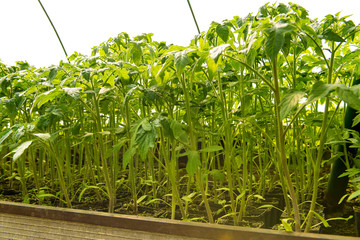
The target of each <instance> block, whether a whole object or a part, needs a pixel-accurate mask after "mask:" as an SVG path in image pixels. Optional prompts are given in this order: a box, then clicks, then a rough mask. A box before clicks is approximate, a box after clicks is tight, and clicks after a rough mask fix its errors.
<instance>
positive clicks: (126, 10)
mask: <svg viewBox="0 0 360 240" xmlns="http://www.w3.org/2000/svg"><path fill="white" fill-rule="evenodd" d="M41 2H42V4H43V5H44V7H45V9H46V10H47V12H48V14H49V15H50V18H51V19H52V21H53V23H54V25H55V27H56V28H57V30H58V33H59V34H60V37H61V39H62V41H63V43H64V45H65V48H66V50H67V52H68V55H71V54H72V53H73V52H74V51H77V52H80V53H83V54H86V55H89V54H90V53H91V48H92V47H93V46H96V45H99V44H100V43H101V42H104V41H106V40H108V39H109V38H110V37H115V36H116V35H117V34H118V33H120V32H127V33H128V34H130V36H131V37H134V36H136V35H139V34H141V33H154V37H153V39H154V40H156V41H166V42H167V43H168V44H170V43H173V44H177V45H183V46H187V45H188V44H189V43H190V41H191V39H192V38H193V37H194V36H195V35H196V34H197V29H196V27H195V24H194V22H193V18H192V15H191V12H190V10H189V7H188V3H187V0H42V1H41ZM190 2H191V4H192V7H193V10H194V12H195V15H196V18H197V21H198V24H199V27H200V30H201V31H206V30H207V29H208V27H209V26H210V24H211V22H212V21H216V22H221V21H222V20H224V19H232V18H233V16H235V15H236V16H239V17H245V16H247V15H248V14H249V13H254V14H256V13H257V12H258V9H259V7H261V6H262V5H264V4H265V3H267V2H269V1H264V0H191V1H190ZM270 2H271V3H274V2H275V1H270ZM278 2H281V1H278ZM292 2H294V3H297V4H300V5H301V6H303V7H304V8H305V9H307V10H308V11H309V14H310V17H311V18H319V19H322V18H323V17H324V16H325V15H327V14H335V13H337V12H341V16H344V15H351V14H354V15H353V16H351V17H349V19H351V20H353V21H354V22H355V24H359V23H360V1H359V0H341V1H339V0H337V1H334V0H293V1H292ZM284 3H286V2H285V1H284ZM356 14H357V15H356ZM0 26H1V28H0V31H1V35H0V59H1V61H2V62H4V63H5V64H8V65H12V64H14V63H15V61H18V60H21V61H28V62H29V63H30V64H31V65H35V66H37V67H43V66H50V65H51V64H58V63H59V61H60V60H61V59H63V60H64V59H65V57H64V53H63V51H62V48H61V46H60V44H59V42H58V40H57V38H56V35H55V33H54V32H53V30H52V28H51V25H50V23H49V22H48V20H47V18H46V16H45V14H44V12H43V10H42V9H41V7H40V4H39V2H38V1H37V0H0Z"/></svg>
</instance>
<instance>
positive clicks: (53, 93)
mask: <svg viewBox="0 0 360 240" xmlns="http://www.w3.org/2000/svg"><path fill="white" fill-rule="evenodd" d="M60 94H61V92H60V91H58V90H57V89H56V88H54V89H51V90H49V91H47V92H44V93H41V94H40V95H38V96H37V97H36V98H35V100H34V103H33V105H32V108H31V112H32V110H33V108H34V107H38V108H40V107H41V106H42V105H44V104H45V103H47V102H49V101H52V100H53V99H54V98H56V97H57V96H58V95H60Z"/></svg>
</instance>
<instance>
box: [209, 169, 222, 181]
mask: <svg viewBox="0 0 360 240" xmlns="http://www.w3.org/2000/svg"><path fill="white" fill-rule="evenodd" d="M209 174H210V176H212V177H213V178H214V180H218V181H221V182H224V181H225V174H224V173H223V172H222V171H220V170H218V169H213V170H211V171H210V172H209Z"/></svg>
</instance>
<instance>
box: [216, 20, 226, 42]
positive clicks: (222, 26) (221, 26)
mask: <svg viewBox="0 0 360 240" xmlns="http://www.w3.org/2000/svg"><path fill="white" fill-rule="evenodd" d="M215 31H216V33H217V34H218V35H219V37H220V38H221V39H222V40H223V41H224V42H227V41H228V39H229V33H230V30H229V27H228V26H226V25H225V24H219V25H217V26H216V29H215Z"/></svg>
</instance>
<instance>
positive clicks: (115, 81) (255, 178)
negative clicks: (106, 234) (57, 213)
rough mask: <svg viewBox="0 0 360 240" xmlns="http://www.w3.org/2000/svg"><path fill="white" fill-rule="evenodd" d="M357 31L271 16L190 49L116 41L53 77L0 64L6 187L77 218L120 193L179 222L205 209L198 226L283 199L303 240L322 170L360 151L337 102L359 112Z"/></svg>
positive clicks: (333, 19)
mask: <svg viewBox="0 0 360 240" xmlns="http://www.w3.org/2000/svg"><path fill="white" fill-rule="evenodd" d="M359 29H360V28H359V26H357V25H355V24H354V23H353V22H352V21H351V20H347V17H341V16H340V15H339V14H336V15H328V16H326V17H325V18H324V19H323V20H321V21H317V20H311V19H309V18H308V14H307V11H306V10H305V9H304V8H302V7H301V6H299V5H296V4H289V5H285V4H278V5H269V4H267V5H264V6H263V7H261V8H260V10H259V12H258V13H257V14H256V15H248V16H246V17H243V18H240V17H234V18H233V19H231V20H224V21H223V22H221V23H216V22H213V23H212V25H211V26H210V28H209V29H208V30H207V31H206V32H203V33H201V34H200V35H198V36H196V37H195V38H194V39H193V40H192V42H191V44H190V45H189V46H187V47H181V46H175V45H167V44H166V43H164V42H155V41H152V39H151V36H152V35H151V34H143V35H140V36H137V37H135V38H130V37H129V36H128V35H127V34H126V33H121V34H119V35H118V36H116V37H114V38H110V39H109V40H108V41H106V42H104V43H102V44H100V45H99V46H97V47H94V48H93V51H92V55H91V56H84V55H81V54H79V53H74V54H73V55H71V56H70V57H69V62H60V63H59V65H58V66H51V67H49V68H35V67H32V66H30V65H29V64H27V63H26V62H18V63H17V65H16V66H6V65H4V64H1V65H0V67H1V71H0V87H1V88H0V131H1V133H0V172H1V176H0V182H1V183H6V184H9V185H10V186H12V187H14V188H16V187H17V186H20V188H21V191H22V193H23V199H24V201H25V202H29V201H34V200H36V201H38V202H39V203H46V201H47V200H49V199H53V198H56V199H59V200H60V201H62V202H63V203H65V204H66V205H67V206H68V207H72V204H73V203H74V202H78V201H90V200H91V199H89V195H88V194H87V193H91V194H92V195H91V196H92V199H103V198H107V199H108V201H109V211H110V212H112V211H113V210H114V207H115V205H116V199H117V196H119V195H122V194H124V192H126V193H129V194H131V196H132V202H131V203H129V204H130V205H131V206H132V209H133V210H134V211H135V212H136V211H137V207H138V204H154V205H156V204H158V203H159V202H168V203H169V204H171V206H172V210H173V211H172V217H173V218H174V216H175V210H176V208H179V209H180V212H181V215H182V218H183V219H187V218H188V207H189V204H191V202H192V201H195V199H197V200H199V199H201V200H200V202H202V204H204V205H205V207H206V210H207V215H206V216H204V220H206V221H208V222H214V221H215V220H214V219H213V213H212V211H211V209H210V203H209V202H215V203H220V204H221V205H223V211H225V212H226V214H227V215H225V216H228V217H229V216H230V217H231V218H233V222H234V224H237V223H238V222H239V221H241V220H242V218H243V216H244V214H245V209H246V206H247V205H248V204H251V202H252V201H256V199H258V198H259V197H260V196H264V194H265V193H266V192H267V191H271V190H272V189H274V187H276V186H281V188H282V190H283V192H284V196H285V202H286V208H285V211H286V212H287V214H288V216H289V219H293V220H294V221H288V223H289V224H291V223H293V226H294V228H295V229H296V230H297V231H299V230H300V228H306V230H309V229H310V227H311V225H312V219H313V214H314V212H315V205H316V201H317V197H318V194H319V192H318V189H319V187H321V185H324V183H326V176H321V175H320V171H321V169H322V168H323V167H324V166H326V164H329V163H331V162H332V161H333V160H334V159H335V158H337V157H339V154H337V152H336V146H337V145H339V144H345V143H346V142H351V143H352V144H353V147H359V143H358V141H359V136H358V134H355V133H352V134H350V132H349V131H350V130H347V129H345V128H344V127H343V115H344V112H345V111H344V110H345V105H344V104H343V102H345V103H347V104H348V105H349V106H351V107H352V108H353V109H355V110H360V88H359V86H352V81H353V79H354V78H356V76H358V75H359V74H360V69H359V66H360V59H359V55H360V49H359V47H360V45H359V44H360V38H359V36H360V35H359ZM359 121H360V117H359V116H357V117H356V118H355V120H354V122H353V124H354V125H356V124H357V123H358V122H359ZM327 152H331V153H332V156H333V157H332V158H324V157H323V156H324V155H325V154H324V153H327ZM349 157H351V156H349ZM344 159H346V161H347V163H348V166H349V167H350V165H351V162H352V160H351V159H350V160H349V159H348V157H347V156H346V158H344ZM184 164H186V167H185V169H184V168H182V167H183V166H182V165H184ZM84 196H88V198H85V197H84ZM288 196H289V197H288ZM169 200H170V201H171V202H169ZM306 202H311V206H310V207H309V205H307V204H305V203H306ZM309 209H310V210H309ZM316 216H318V215H317V214H316ZM302 222H304V224H302V225H301V223H302Z"/></svg>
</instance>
